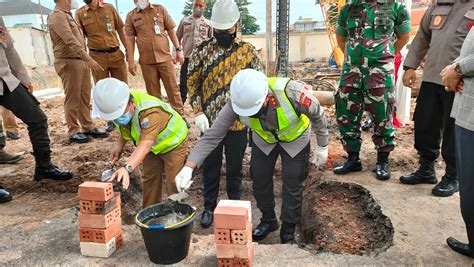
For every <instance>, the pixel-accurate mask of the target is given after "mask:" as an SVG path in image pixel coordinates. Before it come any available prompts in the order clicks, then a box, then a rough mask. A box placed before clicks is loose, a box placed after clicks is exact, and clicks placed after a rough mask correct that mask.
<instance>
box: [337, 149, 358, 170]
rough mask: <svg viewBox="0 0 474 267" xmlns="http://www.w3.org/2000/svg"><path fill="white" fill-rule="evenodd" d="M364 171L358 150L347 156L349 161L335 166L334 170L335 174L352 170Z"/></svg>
mask: <svg viewBox="0 0 474 267" xmlns="http://www.w3.org/2000/svg"><path fill="white" fill-rule="evenodd" d="M360 171H362V163H361V162H360V159H359V153H358V152H351V153H349V156H348V157H347V161H346V162H345V163H344V164H343V165H341V166H337V167H336V168H334V170H333V172H334V173H335V174H347V173H350V172H360Z"/></svg>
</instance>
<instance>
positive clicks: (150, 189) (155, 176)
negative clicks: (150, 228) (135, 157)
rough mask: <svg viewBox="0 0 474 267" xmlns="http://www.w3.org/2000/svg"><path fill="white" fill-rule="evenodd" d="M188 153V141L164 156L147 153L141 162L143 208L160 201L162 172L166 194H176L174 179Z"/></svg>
mask: <svg viewBox="0 0 474 267" xmlns="http://www.w3.org/2000/svg"><path fill="white" fill-rule="evenodd" d="M187 152H188V139H187V138H186V139H185V140H184V141H183V143H182V144H181V145H179V146H178V147H176V148H175V149H173V150H171V151H170V152H168V153H165V154H158V155H155V154H153V153H149V154H148V155H147V156H146V157H145V159H144V160H143V175H142V178H141V180H142V186H143V208H145V207H148V206H150V205H153V204H156V203H160V202H161V201H162V188H163V171H164V173H165V178H166V192H167V194H168V196H169V195H172V194H176V193H178V190H177V189H176V183H175V177H176V175H177V174H178V173H179V171H180V170H181V169H182V168H183V166H184V163H185V161H186V155H187Z"/></svg>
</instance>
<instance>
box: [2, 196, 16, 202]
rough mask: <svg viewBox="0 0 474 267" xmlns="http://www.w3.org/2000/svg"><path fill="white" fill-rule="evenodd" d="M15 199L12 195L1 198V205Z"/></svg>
mask: <svg viewBox="0 0 474 267" xmlns="http://www.w3.org/2000/svg"><path fill="white" fill-rule="evenodd" d="M12 199H13V197H12V196H11V195H10V196H8V197H4V198H0V203H6V202H8V201H11V200H12Z"/></svg>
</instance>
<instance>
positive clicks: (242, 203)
mask: <svg viewBox="0 0 474 267" xmlns="http://www.w3.org/2000/svg"><path fill="white" fill-rule="evenodd" d="M217 206H222V207H238V208H245V209H247V210H248V213H249V222H252V204H251V203H250V201H248V200H229V199H221V200H219V204H217Z"/></svg>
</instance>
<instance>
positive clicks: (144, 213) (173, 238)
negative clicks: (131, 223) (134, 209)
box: [135, 201, 196, 264]
mask: <svg viewBox="0 0 474 267" xmlns="http://www.w3.org/2000/svg"><path fill="white" fill-rule="evenodd" d="M172 212H176V213H179V214H182V215H183V216H184V217H185V219H184V220H182V221H180V222H178V223H176V224H174V225H171V226H155V225H147V224H146V223H147V222H148V221H150V220H152V219H155V218H159V217H162V216H165V215H167V214H170V213H172ZM195 219H196V208H194V207H191V206H189V205H187V204H184V203H178V202H172V201H168V202H164V203H159V204H155V205H152V206H149V207H147V208H145V209H143V210H141V211H140V212H138V214H137V216H136V218H135V223H136V224H137V225H138V226H139V227H140V229H141V232H142V236H143V240H144V241H145V246H146V250H147V252H148V257H150V260H151V261H152V262H153V263H156V264H173V263H177V262H179V261H181V260H183V259H184V258H186V256H187V255H188V251H189V245H190V243H191V233H192V229H193V222H194V220H195Z"/></svg>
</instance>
